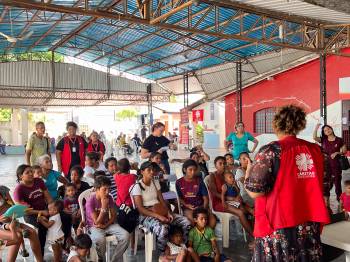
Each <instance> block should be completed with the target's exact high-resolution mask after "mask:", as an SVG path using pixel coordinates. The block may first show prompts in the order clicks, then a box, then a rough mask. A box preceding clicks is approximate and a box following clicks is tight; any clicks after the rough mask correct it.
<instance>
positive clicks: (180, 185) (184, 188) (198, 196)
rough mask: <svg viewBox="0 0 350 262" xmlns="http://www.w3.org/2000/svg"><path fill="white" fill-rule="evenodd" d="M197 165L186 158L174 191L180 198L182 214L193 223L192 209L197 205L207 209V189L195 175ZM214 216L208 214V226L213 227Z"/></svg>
mask: <svg viewBox="0 0 350 262" xmlns="http://www.w3.org/2000/svg"><path fill="white" fill-rule="evenodd" d="M197 169H198V165H197V163H196V161H194V160H192V159H188V160H186V161H185V163H184V164H183V165H182V172H183V174H184V177H181V178H180V179H178V180H177V181H176V191H177V194H178V196H179V198H180V203H181V206H182V209H183V212H184V215H185V216H186V217H187V218H188V220H190V221H191V223H192V225H194V219H193V210H195V209H196V208H199V207H203V208H206V209H208V207H209V198H208V191H207V188H206V186H205V184H204V181H203V179H202V178H201V177H199V176H197ZM215 225H216V218H215V216H214V215H213V214H212V213H210V214H209V226H210V227H211V228H215Z"/></svg>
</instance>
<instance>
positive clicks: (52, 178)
mask: <svg viewBox="0 0 350 262" xmlns="http://www.w3.org/2000/svg"><path fill="white" fill-rule="evenodd" d="M38 162H39V165H40V167H41V171H42V177H41V178H42V179H44V182H45V186H46V187H47V190H48V191H49V194H50V196H51V198H52V199H53V200H57V199H58V198H59V194H58V190H57V187H58V184H57V182H60V183H62V184H63V185H67V184H68V180H67V178H65V177H64V176H62V175H61V173H59V172H57V171H55V170H52V167H53V165H52V160H51V157H50V156H49V155H43V156H41V157H39V158H38Z"/></svg>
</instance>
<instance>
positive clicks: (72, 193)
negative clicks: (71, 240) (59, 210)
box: [63, 183, 81, 230]
mask: <svg viewBox="0 0 350 262" xmlns="http://www.w3.org/2000/svg"><path fill="white" fill-rule="evenodd" d="M65 188H66V192H65V197H64V200H63V206H64V209H63V210H64V212H65V213H66V214H69V215H71V217H72V225H73V228H74V229H75V230H76V229H77V228H78V226H79V222H80V220H81V214H80V209H79V202H78V198H77V197H76V194H77V190H76V187H75V185H74V184H72V183H69V184H67V185H66V187H65Z"/></svg>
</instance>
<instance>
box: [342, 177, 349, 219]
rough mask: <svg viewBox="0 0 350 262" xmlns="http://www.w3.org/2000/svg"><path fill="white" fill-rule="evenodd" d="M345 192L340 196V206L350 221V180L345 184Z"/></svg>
mask: <svg viewBox="0 0 350 262" xmlns="http://www.w3.org/2000/svg"><path fill="white" fill-rule="evenodd" d="M344 186H345V192H343V193H342V194H341V196H340V206H341V209H342V210H343V211H344V212H345V216H346V217H347V219H349V216H350V180H347V181H345V182H344Z"/></svg>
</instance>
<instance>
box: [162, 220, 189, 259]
mask: <svg viewBox="0 0 350 262" xmlns="http://www.w3.org/2000/svg"><path fill="white" fill-rule="evenodd" d="M183 237H184V232H183V231H182V228H181V227H178V226H171V227H170V229H169V242H168V243H167V246H166V247H165V252H164V256H161V257H160V259H159V261H162V262H172V261H175V262H183V261H190V258H191V257H192V256H194V259H195V254H194V251H193V249H192V248H187V247H186V245H185V244H184V238H183Z"/></svg>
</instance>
